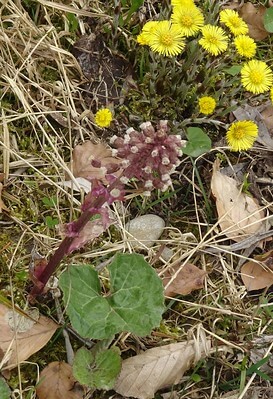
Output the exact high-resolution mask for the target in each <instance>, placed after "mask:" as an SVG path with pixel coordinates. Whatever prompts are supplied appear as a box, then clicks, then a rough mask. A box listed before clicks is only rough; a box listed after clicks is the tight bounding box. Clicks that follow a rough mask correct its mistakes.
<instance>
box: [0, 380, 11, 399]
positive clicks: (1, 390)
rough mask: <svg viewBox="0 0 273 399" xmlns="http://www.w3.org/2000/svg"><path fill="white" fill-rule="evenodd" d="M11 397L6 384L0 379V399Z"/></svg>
mask: <svg viewBox="0 0 273 399" xmlns="http://www.w3.org/2000/svg"><path fill="white" fill-rule="evenodd" d="M10 395H11V392H10V389H9V386H8V384H7V383H6V381H5V380H4V379H3V378H0V398H1V399H9V398H10Z"/></svg>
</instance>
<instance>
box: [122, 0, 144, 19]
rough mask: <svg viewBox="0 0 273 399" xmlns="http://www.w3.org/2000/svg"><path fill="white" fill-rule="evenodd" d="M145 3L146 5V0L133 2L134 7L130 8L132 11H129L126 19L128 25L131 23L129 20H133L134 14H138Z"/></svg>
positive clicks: (134, 0)
mask: <svg viewBox="0 0 273 399" xmlns="http://www.w3.org/2000/svg"><path fill="white" fill-rule="evenodd" d="M143 3H144V0H133V1H132V5H131V7H130V9H129V11H128V15H127V17H126V20H125V23H127V22H128V21H129V19H130V18H131V16H132V14H133V13H134V12H136V11H137V10H138V9H139V7H141V6H142V4H143Z"/></svg>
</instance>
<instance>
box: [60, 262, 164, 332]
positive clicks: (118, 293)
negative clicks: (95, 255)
mask: <svg viewBox="0 0 273 399" xmlns="http://www.w3.org/2000/svg"><path fill="white" fill-rule="evenodd" d="M109 277H110V286H111V290H110V295H108V296H106V297H104V296H102V295H101V287H100V281H99V277H98V274H97V272H96V271H95V270H94V269H93V268H92V266H90V265H80V266H76V265H74V266H70V267H69V268H68V269H67V271H65V272H64V273H63V274H62V275H61V277H60V282H59V284H60V287H61V289H62V291H63V294H64V302H65V304H66V311H67V314H68V316H69V318H70V321H71V324H72V326H73V328H75V330H77V331H78V332H79V334H80V335H81V336H83V337H89V338H95V339H105V338H109V337H110V336H111V335H113V334H116V333H118V332H121V331H130V332H132V333H134V334H137V335H140V336H144V335H147V334H149V333H150V332H151V329H152V328H154V327H156V326H158V325H159V323H160V320H161V315H162V313H163V311H164V295H163V292H164V291H163V285H162V282H161V280H160V278H159V277H158V276H157V274H156V272H155V271H154V269H153V268H152V267H151V266H150V265H149V264H148V263H147V262H146V261H145V259H144V258H143V256H141V255H137V254H117V255H116V256H115V258H114V260H113V262H112V263H111V265H110V266H109Z"/></svg>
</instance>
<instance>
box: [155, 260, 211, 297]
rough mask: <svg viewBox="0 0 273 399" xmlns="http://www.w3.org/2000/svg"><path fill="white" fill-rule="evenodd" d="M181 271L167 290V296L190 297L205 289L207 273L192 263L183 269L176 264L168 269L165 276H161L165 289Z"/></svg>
mask: <svg viewBox="0 0 273 399" xmlns="http://www.w3.org/2000/svg"><path fill="white" fill-rule="evenodd" d="M179 269H181V270H180V271H179V272H178V274H177V276H176V277H175V279H174V280H173V281H172V282H171V284H169V285H168V287H167V288H166V289H165V295H166V296H171V297H173V296H175V295H188V294H190V293H191V292H192V291H194V290H200V289H201V288H203V286H204V280H205V276H206V274H207V273H206V272H205V271H204V270H200V269H199V268H198V267H196V266H195V265H193V264H191V263H186V264H185V265H184V266H183V267H181V264H179V263H176V264H174V265H173V266H172V267H169V268H168V269H166V271H165V272H164V274H163V275H161V278H162V281H163V285H164V287H166V285H167V284H168V283H169V281H170V280H171V278H172V277H173V276H174V275H175V273H177V271H178V270H179Z"/></svg>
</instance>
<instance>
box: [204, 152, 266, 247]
mask: <svg viewBox="0 0 273 399" xmlns="http://www.w3.org/2000/svg"><path fill="white" fill-rule="evenodd" d="M211 190H212V194H213V195H214V197H215V199H216V208H217V213H218V220H219V225H220V227H221V230H222V232H223V233H224V234H225V235H226V236H227V237H229V238H230V239H232V240H234V241H237V242H239V241H242V240H244V239H245V238H247V236H250V235H253V234H255V233H258V232H259V233H260V232H263V231H265V225H264V222H263V218H264V212H263V210H262V209H261V207H260V206H259V205H258V204H257V203H256V201H255V199H253V198H252V197H250V196H249V195H247V194H245V193H243V192H242V191H241V189H240V188H238V183H237V182H236V180H235V179H232V178H231V177H228V176H225V175H223V174H222V173H221V172H220V161H219V160H218V159H217V160H216V161H215V162H214V164H213V173H212V178H211Z"/></svg>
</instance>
